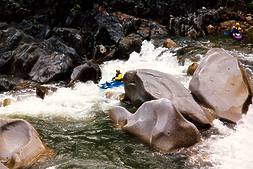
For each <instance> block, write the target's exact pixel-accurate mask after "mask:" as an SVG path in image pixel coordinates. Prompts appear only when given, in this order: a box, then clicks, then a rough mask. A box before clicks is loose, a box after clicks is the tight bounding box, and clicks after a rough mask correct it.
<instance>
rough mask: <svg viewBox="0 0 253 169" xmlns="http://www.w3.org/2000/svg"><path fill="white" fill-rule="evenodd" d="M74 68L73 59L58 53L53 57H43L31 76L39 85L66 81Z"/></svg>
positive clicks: (34, 67) (36, 64)
mask: <svg viewBox="0 0 253 169" xmlns="http://www.w3.org/2000/svg"><path fill="white" fill-rule="evenodd" d="M72 68H73V61H72V59H71V58H70V57H69V56H67V55H65V54H59V53H57V52H55V53H52V54H51V55H45V56H41V57H40V58H39V59H38V61H37V62H36V63H35V64H34V66H33V68H32V70H31V72H30V73H29V76H30V78H31V79H32V80H34V81H36V82H39V83H47V82H50V81H56V80H59V79H66V78H68V77H69V76H67V75H68V74H69V72H70V70H71V69H72Z"/></svg>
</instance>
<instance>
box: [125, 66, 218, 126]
mask: <svg viewBox="0 0 253 169" xmlns="http://www.w3.org/2000/svg"><path fill="white" fill-rule="evenodd" d="M123 80H124V84H125V85H124V88H125V93H126V97H127V98H128V99H129V100H130V101H131V103H132V104H133V105H135V106H137V107H138V106H140V105H141V104H142V103H144V102H146V101H149V100H155V99H160V98H167V99H169V100H171V101H172V102H173V104H174V106H175V107H176V108H177V110H178V111H179V112H180V113H182V114H183V115H184V116H185V118H187V119H189V120H190V121H192V122H194V123H195V124H196V125H198V126H206V127H207V126H210V125H211V124H212V120H213V119H212V118H209V117H211V116H210V115H209V114H206V113H208V112H204V111H203V110H202V109H201V107H200V106H199V105H198V104H197V103H196V102H195V100H194V99H193V97H192V95H191V93H190V91H189V90H187V89H186V88H185V87H184V86H183V85H182V84H181V83H180V82H179V81H178V80H177V79H176V78H175V77H173V76H171V75H169V74H166V73H162V72H159V71H155V70H150V69H138V70H133V71H128V72H127V73H126V74H125V75H124V79H123Z"/></svg>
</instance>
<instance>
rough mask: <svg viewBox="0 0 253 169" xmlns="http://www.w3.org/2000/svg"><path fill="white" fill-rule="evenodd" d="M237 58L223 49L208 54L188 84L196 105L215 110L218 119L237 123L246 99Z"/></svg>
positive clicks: (245, 86)
mask: <svg viewBox="0 0 253 169" xmlns="http://www.w3.org/2000/svg"><path fill="white" fill-rule="evenodd" d="M247 83H248V82H246V81H245V79H244V78H243V75H242V72H241V69H240V67H239V64H238V60H237V58H235V57H233V56H232V55H230V54H229V53H228V52H226V51H225V50H224V49H220V48H214V49H211V50H209V51H208V52H207V54H206V56H205V57H204V60H203V61H202V62H201V63H200V65H199V66H198V68H197V70H196V71H195V73H194V75H193V78H192V80H191V82H190V87H189V88H190V90H191V92H192V94H193V95H194V96H195V97H197V98H198V100H199V102H200V103H202V104H204V105H206V106H209V107H210V108H212V109H214V110H215V112H216V113H217V115H218V117H219V118H222V119H225V120H229V121H232V122H237V121H238V120H240V119H241V116H242V113H243V106H244V104H245V102H246V100H247V99H248V97H249V89H248V86H247Z"/></svg>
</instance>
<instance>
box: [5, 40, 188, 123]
mask: <svg viewBox="0 0 253 169" xmlns="http://www.w3.org/2000/svg"><path fill="white" fill-rule="evenodd" d="M189 64H190V62H187V63H186V64H185V66H179V65H178V62H177V58H176V57H175V56H173V54H172V53H171V52H170V51H169V50H168V49H166V48H162V47H159V48H155V47H154V45H153V44H152V43H151V42H147V41H144V42H143V45H142V49H141V52H140V53H136V52H134V53H132V54H131V55H130V58H129V60H127V61H119V60H115V61H108V62H106V63H104V64H103V65H101V70H102V80H101V83H104V82H105V81H110V80H111V79H112V77H113V76H114V75H115V70H116V69H120V70H121V72H122V73H125V72H126V71H128V70H133V69H140V68H146V69H154V70H159V71H162V72H165V73H170V74H172V75H174V76H176V77H177V78H179V79H180V80H181V81H182V83H183V84H184V85H186V86H187V85H188V81H189V80H190V78H189V77H187V76H186V75H185V74H186V73H185V70H186V68H187V66H188V65H189ZM107 91H112V92H114V94H117V93H118V94H119V93H123V92H124V89H123V87H119V88H115V89H110V90H102V89H99V88H98V86H97V85H96V84H94V83H92V82H87V83H77V84H76V85H75V87H74V88H73V89H71V88H64V87H59V88H58V89H57V91H56V92H54V93H51V94H50V95H48V96H46V97H45V99H44V100H41V99H39V98H36V96H35V93H34V91H33V93H32V94H30V95H27V94H26V95H25V96H20V95H19V96H13V95H12V96H8V93H6V94H4V95H1V96H0V100H2V99H3V98H6V97H10V98H11V100H13V103H12V104H11V105H10V106H7V107H0V115H1V114H2V115H11V114H24V115H29V116H39V117H43V116H46V117H53V116H55V117H71V118H78V119H80V118H85V117H87V116H88V117H89V116H92V115H93V114H92V112H94V111H101V110H104V109H105V107H106V106H108V105H115V104H117V103H118V102H117V101H115V100H108V99H105V92H107ZM18 98H22V99H18Z"/></svg>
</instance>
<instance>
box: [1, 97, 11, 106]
mask: <svg viewBox="0 0 253 169" xmlns="http://www.w3.org/2000/svg"><path fill="white" fill-rule="evenodd" d="M12 102H13V100H12V99H10V98H6V99H4V100H3V106H4V107H6V106H9V105H10V104H11V103H12Z"/></svg>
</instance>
